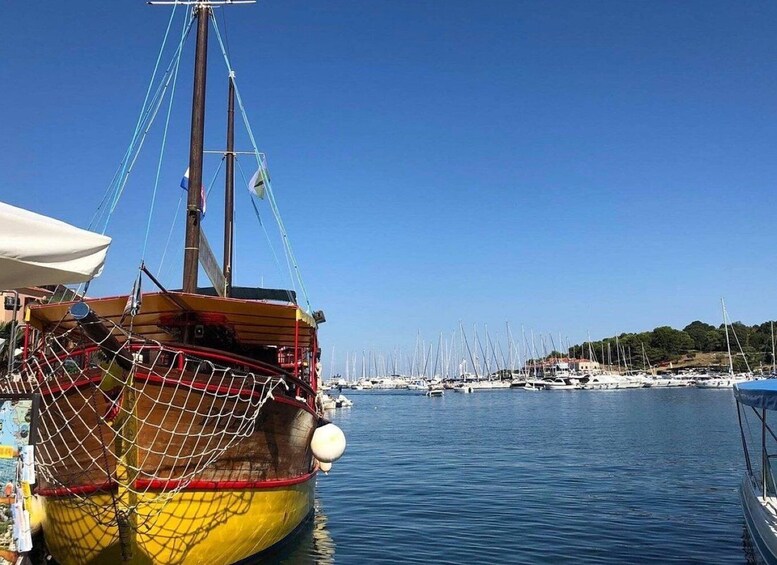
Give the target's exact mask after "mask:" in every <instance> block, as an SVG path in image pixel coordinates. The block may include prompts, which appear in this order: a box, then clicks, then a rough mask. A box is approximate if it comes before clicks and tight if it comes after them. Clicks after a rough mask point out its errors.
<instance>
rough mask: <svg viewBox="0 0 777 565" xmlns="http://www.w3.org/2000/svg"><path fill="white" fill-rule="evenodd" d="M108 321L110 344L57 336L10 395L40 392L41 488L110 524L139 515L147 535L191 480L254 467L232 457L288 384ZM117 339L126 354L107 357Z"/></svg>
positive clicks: (12, 384)
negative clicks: (143, 336) (142, 336)
mask: <svg viewBox="0 0 777 565" xmlns="http://www.w3.org/2000/svg"><path fill="white" fill-rule="evenodd" d="M102 321H103V322H104V323H105V324H106V325H112V331H111V332H110V333H109V334H108V336H107V337H106V338H105V339H103V340H95V339H90V338H89V337H88V336H87V335H86V333H87V332H83V331H81V330H80V328H79V327H78V326H75V327H73V328H70V329H64V331H62V330H60V331H58V332H50V333H48V334H46V336H45V347H43V348H42V351H39V352H38V353H37V354H36V355H33V356H31V357H29V358H28V359H27V360H26V362H25V363H24V364H23V365H22V367H21V370H20V371H19V372H18V373H16V374H15V375H13V376H12V377H10V378H8V379H7V380H5V381H4V382H3V383H2V386H1V387H0V389H2V390H3V391H5V392H15V393H22V392H25V393H30V392H37V393H39V394H40V396H41V409H40V417H39V420H38V429H37V435H38V441H37V445H36V465H37V469H38V476H39V479H40V480H39V482H38V484H39V491H40V492H42V493H43V494H46V495H48V496H58V495H64V496H66V497H67V500H68V501H69V503H71V504H77V505H79V506H81V507H82V508H84V509H86V511H88V512H89V513H90V514H91V515H92V516H93V517H94V518H95V520H97V522H98V523H100V524H103V525H106V526H111V525H118V526H122V524H120V522H122V521H125V520H126V517H128V516H130V517H133V519H132V520H131V522H132V525H133V526H134V527H138V528H140V527H142V526H143V525H144V524H146V523H148V522H149V521H151V520H153V518H154V517H155V516H157V515H158V514H159V513H160V512H162V510H163V509H164V506H165V503H166V502H167V501H169V500H170V498H171V497H172V496H174V495H175V494H176V493H177V492H178V491H180V490H181V489H183V488H185V487H186V486H187V485H189V484H190V483H191V482H192V481H194V480H223V479H229V478H234V477H235V476H236V473H237V474H239V473H240V472H241V465H243V466H245V465H249V464H250V463H248V462H245V461H243V462H240V461H239V459H240V458H239V457H234V456H232V457H229V456H227V457H222V456H224V454H225V453H226V452H227V451H228V450H230V449H232V448H235V447H236V446H237V445H238V443H239V442H241V440H243V439H245V438H247V437H248V436H250V435H251V434H252V433H254V430H255V428H256V425H257V420H258V418H259V415H260V411H261V409H262V407H263V406H264V405H265V404H266V402H267V401H268V400H270V399H272V398H274V397H273V393H274V392H275V391H276V390H277V389H278V388H279V387H281V390H283V389H285V388H287V387H288V385H287V384H286V383H285V381H284V380H283V377H282V375H279V374H259V373H260V371H258V370H256V368H254V370H249V369H250V368H249V367H246V366H245V365H242V366H241V365H240V362H239V361H236V360H235V361H233V360H226V361H225V360H224V359H228V358H222V357H219V360H213V359H207V358H205V356H204V355H202V356H200V355H199V353H198V354H197V355H194V354H192V353H190V352H188V351H185V350H181V349H176V348H171V347H169V346H165V345H163V344H161V343H159V342H156V341H149V340H145V339H138V338H137V337H134V336H133V335H132V334H131V333H130V332H129V331H127V330H125V329H124V328H122V327H120V326H118V325H116V324H111V322H110V321H107V320H102ZM115 338H118V340H117V341H118V343H120V346H119V349H118V350H115V349H111V350H106V343H110V342H111V340H115ZM117 341H112V343H117ZM217 361H218V362H217ZM263 372H265V373H271V371H263ZM228 455H229V454H228ZM231 455H235V454H231ZM220 458H221V459H224V461H220ZM97 493H102V496H100V495H99V494H97ZM106 496H107V497H110V498H109V499H108V501H107V503H106V499H105V497H106Z"/></svg>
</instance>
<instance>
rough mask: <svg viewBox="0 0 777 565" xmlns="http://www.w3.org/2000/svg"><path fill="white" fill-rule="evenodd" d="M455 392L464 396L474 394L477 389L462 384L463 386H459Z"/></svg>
mask: <svg viewBox="0 0 777 565" xmlns="http://www.w3.org/2000/svg"><path fill="white" fill-rule="evenodd" d="M453 390H455V391H456V392H461V393H464V394H472V393H473V392H475V389H474V388H473V387H472V385H471V384H467V383H462V385H461V386H457V387H456V388H454V389H453Z"/></svg>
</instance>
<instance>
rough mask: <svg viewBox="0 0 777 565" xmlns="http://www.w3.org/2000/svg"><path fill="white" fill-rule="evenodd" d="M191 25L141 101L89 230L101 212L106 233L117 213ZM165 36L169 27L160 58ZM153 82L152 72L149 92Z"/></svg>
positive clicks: (190, 25) (188, 23)
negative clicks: (160, 76)
mask: <svg viewBox="0 0 777 565" xmlns="http://www.w3.org/2000/svg"><path fill="white" fill-rule="evenodd" d="M171 20H172V16H171ZM193 23H194V18H193V17H190V18H189V20H188V22H187V23H186V25H185V28H184V29H185V31H184V33H183V34H182V37H181V40H180V42H179V44H178V47H177V48H176V50H175V53H174V54H173V57H172V58H171V61H170V63H169V65H168V66H167V69H166V71H165V73H164V75H163V77H162V79H161V80H160V83H159V86H158V87H157V90H156V92H155V93H154V95H153V96H152V97H151V101H150V102H149V101H148V96H147V97H146V100H144V102H143V107H142V108H141V116H140V118H139V119H138V124H137V126H136V127H135V132H134V133H133V136H132V139H131V141H130V145H129V147H128V148H127V151H126V153H125V155H124V158H123V159H122V161H121V164H120V165H119V170H118V171H117V172H116V173H115V174H114V177H113V179H112V180H111V184H110V185H109V187H108V191H107V193H106V196H105V197H104V198H103V201H102V202H101V203H100V206H99V207H98V211H97V213H96V214H95V218H93V220H92V222H90V228H91V227H92V225H93V223H94V222H95V221H96V220H97V219H98V218H99V217H100V213H101V212H102V213H103V214H104V215H105V221H104V223H103V227H102V233H105V231H106V230H107V228H108V224H109V222H110V219H111V216H112V215H113V212H114V210H115V209H116V205H117V204H118V202H119V200H120V198H121V195H122V194H123V192H124V188H125V186H126V184H127V181H128V180H129V175H130V173H131V172H132V169H133V167H134V165H135V162H136V161H137V158H138V156H139V154H140V150H141V149H142V147H143V143H144V142H145V140H146V137H147V135H148V132H149V130H150V128H151V125H152V124H153V123H154V120H155V118H156V116H157V113H158V111H159V108H160V107H161V104H162V102H163V101H164V96H165V94H166V93H167V89H168V87H169V85H170V81H171V80H172V74H171V73H172V70H173V67H174V65H175V63H176V61H177V60H179V59H180V56H181V51H182V50H183V45H184V44H185V42H186V38H187V37H188V35H189V32H190V31H191V28H192V24H193ZM168 32H169V25H168V30H167V31H166V32H165V37H164V40H163V43H162V48H161V49H160V57H161V53H162V52H163V51H164V47H165V44H166V43H167V36H168ZM155 78H156V68H155V72H154V74H153V75H152V81H151V84H150V85H149V91H150V89H151V87H152V86H153V80H154V79H155ZM107 200H110V206H108V207H105V203H106V201H107Z"/></svg>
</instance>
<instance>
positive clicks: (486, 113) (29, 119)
mask: <svg viewBox="0 0 777 565" xmlns="http://www.w3.org/2000/svg"><path fill="white" fill-rule="evenodd" d="M4 12H5V16H4V21H5V26H4V32H3V34H2V35H1V36H0V49H1V50H2V64H0V84H2V85H3V87H2V90H0V100H1V101H2V104H0V121H1V123H2V124H3V126H2V132H3V140H4V143H3V150H2V151H0V191H1V192H0V197H1V198H2V199H3V200H4V201H7V202H9V203H11V204H16V205H19V206H23V207H26V208H29V209H32V210H35V211H38V212H41V213H45V214H50V215H54V216H56V217H59V218H61V219H63V220H66V221H69V222H71V223H74V224H76V225H80V226H86V225H87V224H88V223H89V221H90V219H91V217H92V215H93V213H94V210H95V208H96V206H97V204H98V203H99V200H100V198H101V197H102V194H103V192H104V191H105V189H106V187H107V185H108V183H109V181H110V179H111V176H112V174H113V171H114V170H115V168H116V166H117V164H118V162H119V160H120V158H121V155H122V154H123V152H124V151H125V149H126V147H127V144H128V142H129V139H130V135H131V132H132V129H133V127H134V123H135V120H136V117H137V113H138V111H139V108H140V104H141V102H142V100H143V95H144V93H145V88H146V86H147V83H148V79H149V77H150V73H151V69H152V67H153V63H154V60H155V57H156V53H157V50H158V49H159V45H160V42H161V38H162V34H163V32H164V29H165V26H166V24H167V20H168V17H169V13H170V8H163V7H149V6H147V5H146V4H145V3H144V2H142V1H140V0H132V1H129V0H123V1H121V2H104V1H103V2H98V1H96V0H92V1H82V2H78V3H75V4H74V3H62V2H58V3H49V2H45V3H44V2H13V3H9V4H8V5H7V6H5V7H4ZM224 12H225V14H224V15H223V16H224V17H225V18H226V28H227V37H228V41H229V45H230V51H231V55H232V59H233V63H234V66H235V68H236V71H237V80H238V84H239V87H240V89H241V92H242V94H243V98H244V101H245V103H246V106H247V109H248V112H249V115H250V118H251V121H252V124H253V127H254V129H255V132H256V134H257V140H258V144H259V147H260V149H261V150H262V151H264V152H266V153H267V155H268V159H269V164H270V172H271V175H272V179H273V186H274V189H275V193H276V197H277V200H278V203H279V206H280V208H281V212H282V214H283V217H284V221H285V223H286V226H287V228H288V232H289V234H290V237H291V240H292V243H293V245H294V249H295V252H296V254H297V257H298V259H299V263H300V267H301V269H302V272H303V276H304V279H305V283H306V285H307V288H308V290H309V293H310V295H311V300H312V303H313V307H314V308H316V309H318V308H322V309H324V310H325V311H326V313H327V318H328V322H327V323H326V324H325V325H324V326H323V327H322V340H323V344H324V350H325V359H328V358H329V355H330V354H329V351H330V348H331V347H332V346H334V347H335V348H336V351H337V357H338V360H339V359H341V358H344V355H345V351H359V352H360V351H362V350H364V349H382V350H383V351H387V350H391V349H393V348H395V347H397V346H402V347H404V348H406V350H410V349H412V347H413V345H414V343H415V339H416V334H417V332H418V331H420V332H421V334H422V335H423V336H425V337H426V339H427V340H433V339H435V337H434V336H436V334H437V332H439V331H446V332H449V331H450V330H452V329H454V328H455V327H457V326H458V322H459V320H463V321H464V323H465V325H467V326H468V325H469V324H472V323H474V322H478V323H483V324H489V325H490V326H491V327H500V328H501V327H504V322H505V321H510V322H511V324H513V325H514V327H519V326H520V325H521V324H523V325H524V326H525V327H526V328H533V329H534V330H535V331H536V332H538V333H539V332H545V333H547V332H553V333H554V334H555V335H558V333H559V332H562V333H563V335H565V336H569V337H570V339H571V340H572V341H577V340H580V339H583V338H584V337H585V336H586V334H587V333H588V332H590V334H591V335H592V337H601V336H605V335H612V334H613V333H616V332H621V331H641V330H646V329H652V328H653V327H655V326H658V325H663V324H670V325H673V326H683V325H685V324H687V323H688V322H690V321H692V320H694V319H702V320H705V321H708V322H712V323H716V324H717V323H720V321H721V314H720V307H719V300H720V297H721V296H724V297H725V298H726V301H727V305H728V309H729V312H730V315H731V316H732V318H734V319H741V320H742V321H744V322H746V323H755V322H760V321H763V320H766V319H770V318H774V317H775V316H774V312H775V306H776V305H777V294H776V293H775V292H774V290H775V283H774V280H775V277H774V273H775V268H776V267H777V259H776V258H775V253H774V248H773V245H772V244H771V237H770V236H769V233H770V231H771V230H770V228H771V226H772V223H773V218H774V216H775V210H777V196H776V195H775V194H776V192H777V191H776V190H775V179H777V159H776V158H775V147H777V120H776V118H777V52H776V51H777V39H776V37H777V36H775V34H774V27H775V24H777V6H775V5H774V4H771V3H766V2H756V3H747V4H735V3H731V2H714V1H708V0H705V1H699V2H683V3H678V2H641V3H637V2H586V3H580V2H517V1H510V2H496V1H494V2H472V1H470V2H463V1H447V0H446V1H445V2H443V1H437V2H421V1H392V2H388V1H375V2H356V1H350V2H349V1H338V0H332V1H327V2H302V1H299V2H290V1H284V2H280V1H272V2H260V3H258V4H256V5H253V6H233V7H231V8H228V9H225V10H224ZM219 21H220V23H222V24H223V20H222V15H219ZM191 40H193V37H192V38H191ZM191 40H190V42H189V43H188V45H187V51H186V54H185V56H184V60H183V68H182V71H181V75H180V78H179V84H178V88H177V90H176V97H175V102H174V104H175V105H174V111H173V114H172V121H171V134H170V136H171V139H170V142H169V144H168V148H167V153H166V159H165V168H164V169H163V172H162V177H161V178H162V183H161V185H160V191H161V192H160V196H159V197H158V201H157V206H156V209H155V212H154V216H153V221H152V245H151V246H150V248H149V251H148V252H147V255H146V258H147V261H148V263H149V265H151V268H152V270H154V271H159V270H158V266H159V259H160V257H161V252H162V249H163V248H164V244H165V241H166V239H167V234H168V231H169V229H170V226H171V222H172V217H173V213H174V210H175V207H176V204H177V202H178V199H179V196H180V189H179V188H178V182H179V181H180V177H181V174H182V172H183V170H184V169H185V167H186V165H187V160H188V153H187V149H186V144H187V142H188V128H189V114H188V105H189V103H190V97H191V93H190V88H191V70H190V67H191V53H192V49H193V41H191ZM211 47H212V48H213V49H212V51H211V59H210V63H211V65H210V75H209V83H208V104H209V110H210V112H209V116H210V118H209V122H208V124H207V131H206V145H208V147H211V148H221V147H222V146H223V138H224V122H223V115H222V112H223V108H224V98H225V90H226V74H225V70H224V66H223V62H222V61H221V59H220V57H219V55H218V52H217V50H216V44H215V38H213V37H212V44H211ZM158 124H161V120H160V121H159V122H158ZM155 132H156V133H152V135H151V136H150V137H149V141H148V142H147V147H146V151H144V153H143V155H142V157H141V160H140V161H139V162H138V165H137V168H136V170H135V173H134V174H133V177H132V179H131V181H130V183H129V184H128V187H127V192H126V194H125V196H124V197H123V199H122V201H121V204H120V206H119V208H118V211H117V213H116V215H115V216H114V219H113V220H112V222H111V224H110V226H109V230H108V233H109V235H112V236H113V237H114V240H115V243H114V245H113V249H112V252H111V254H110V256H109V260H108V264H107V267H106V271H105V273H104V275H103V276H102V277H101V278H100V279H98V281H96V282H95V284H94V285H93V287H92V289H91V292H92V294H118V293H123V292H127V291H129V290H130V288H131V285H132V279H133V276H134V272H135V269H136V267H137V265H138V264H139V261H140V257H141V251H142V245H143V233H144V231H145V225H146V218H147V217H148V211H149V201H150V198H151V189H152V184H153V174H154V170H155V166H156V159H157V156H158V152H159V139H160V133H161V130H160V128H157V130H155ZM238 144H239V145H241V147H243V148H247V143H246V139H245V137H244V136H243V137H241V138H239V140H238ZM217 164H218V160H217V159H210V160H208V161H206V172H205V177H206V178H210V176H209V175H211V174H213V173H214V171H215V169H216V166H217ZM248 174H250V173H248ZM220 183H221V181H219V184H217V188H215V189H214V196H213V197H212V198H211V200H210V201H209V206H210V209H211V210H215V212H209V214H208V216H207V217H206V220H205V224H204V225H205V229H206V231H207V233H208V234H209V238H210V239H211V243H212V246H213V247H214V249H217V250H218V249H220V245H221V244H220V237H219V231H220V229H221V227H220V224H219V221H218V220H219V218H218V209H219V206H220V205H221V203H220V201H219V197H218V196H217V195H216V194H215V193H216V192H217V191H218V190H219V189H220V186H221V184H220ZM240 188H241V189H242V186H241V187H240ZM260 205H261V206H262V209H261V210H262V215H263V218H264V220H265V221H266V223H267V225H268V226H269V227H272V222H271V215H270V213H269V209H268V208H267V205H266V203H261V204H260ZM237 219H238V222H240V226H239V228H238V234H237V238H238V253H239V256H238V259H237V264H236V273H237V274H236V284H244V285H249V284H259V283H260V282H264V283H265V284H267V285H268V286H286V285H288V278H287V277H283V276H282V272H279V269H278V268H277V266H276V265H275V262H274V260H273V257H272V254H271V253H270V252H269V251H268V250H267V245H266V243H265V237H264V235H263V233H262V231H261V229H259V228H258V225H257V223H256V220H255V218H254V216H253V211H252V210H251V208H250V204H249V203H248V199H247V196H246V194H245V192H241V191H239V193H238V210H237ZM182 233H183V224H182V220H181V217H180V215H179V218H178V222H177V224H176V225H175V228H174V232H173V240H172V241H173V244H172V245H173V246H174V248H173V249H172V250H171V251H170V252H169V254H168V259H170V260H169V261H168V263H169V265H167V266H166V267H165V268H163V269H161V271H159V272H160V273H161V276H162V278H163V279H164V282H165V283H166V284H168V285H170V286H173V287H174V286H177V285H179V284H180V283H179V271H180V263H181V252H180V242H181V239H182ZM280 271H282V270H280ZM202 282H204V279H202Z"/></svg>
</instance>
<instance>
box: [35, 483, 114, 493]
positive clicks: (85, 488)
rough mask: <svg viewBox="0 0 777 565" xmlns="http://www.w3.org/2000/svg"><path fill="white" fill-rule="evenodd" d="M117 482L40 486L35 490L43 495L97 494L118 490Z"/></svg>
mask: <svg viewBox="0 0 777 565" xmlns="http://www.w3.org/2000/svg"><path fill="white" fill-rule="evenodd" d="M117 486H118V485H117V484H116V483H114V482H112V481H108V482H105V483H102V484H99V485H78V486H74V487H59V488H39V489H36V490H35V492H36V493H37V494H39V495H41V496H49V497H57V496H72V495H81V494H95V493H98V492H111V491H112V490H116V488H117Z"/></svg>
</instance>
